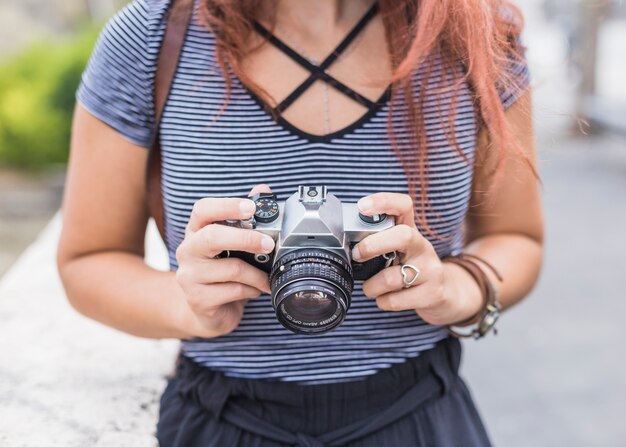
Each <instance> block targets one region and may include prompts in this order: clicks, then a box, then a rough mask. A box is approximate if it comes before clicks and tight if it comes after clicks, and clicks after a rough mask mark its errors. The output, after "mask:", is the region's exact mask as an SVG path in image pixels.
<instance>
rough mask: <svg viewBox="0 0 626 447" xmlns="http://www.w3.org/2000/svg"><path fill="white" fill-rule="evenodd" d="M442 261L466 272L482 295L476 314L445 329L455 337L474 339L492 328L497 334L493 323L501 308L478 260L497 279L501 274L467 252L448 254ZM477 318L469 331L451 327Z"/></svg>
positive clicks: (492, 286) (495, 291) (482, 335)
mask: <svg viewBox="0 0 626 447" xmlns="http://www.w3.org/2000/svg"><path fill="white" fill-rule="evenodd" d="M443 261H444V262H451V263H453V264H456V265H458V266H459V267H461V268H463V269H464V270H465V271H466V272H468V273H469V274H470V276H471V277H472V278H473V279H474V280H475V281H476V283H477V284H478V288H479V289H480V291H481V294H482V297H483V306H482V308H481V309H480V310H479V311H478V312H477V313H476V314H474V315H472V316H471V317H469V318H466V319H465V320H462V321H459V322H457V323H454V324H450V325H447V326H446V329H447V330H448V332H450V334H452V335H454V336H455V337H461V338H465V337H474V338H476V339H478V338H482V337H484V336H485V335H486V334H487V333H488V332H489V331H490V330H492V329H493V331H494V334H497V330H496V328H495V324H496V321H497V320H498V317H499V316H500V309H501V306H500V302H499V301H498V294H497V290H496V288H495V287H494V285H493V283H492V282H491V280H490V279H489V277H488V276H487V274H486V273H485V271H484V270H483V268H482V267H481V266H480V264H479V263H478V262H480V263H481V264H484V265H485V266H487V267H488V268H489V269H490V270H491V271H492V272H493V273H494V275H495V276H496V277H497V278H498V280H500V281H502V276H500V274H499V273H498V271H497V270H496V269H495V268H494V267H493V266H492V265H491V264H490V263H489V262H487V261H485V260H484V259H482V258H480V257H478V256H476V255H471V254H469V253H460V254H458V255H454V256H448V257H447V258H445V259H443ZM477 261H478V262H477ZM477 318H479V320H478V322H477V323H476V327H475V328H473V329H472V330H471V331H470V332H465V333H464V332H459V331H458V330H455V329H453V328H452V327H453V326H462V325H465V324H469V323H471V322H473V321H474V320H476V319H477Z"/></svg>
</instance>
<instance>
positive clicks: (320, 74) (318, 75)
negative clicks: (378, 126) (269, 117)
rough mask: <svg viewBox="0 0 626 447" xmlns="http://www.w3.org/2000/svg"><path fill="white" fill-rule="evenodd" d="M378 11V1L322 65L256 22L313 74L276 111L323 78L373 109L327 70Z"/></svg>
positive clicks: (270, 37)
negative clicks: (305, 56) (311, 60)
mask: <svg viewBox="0 0 626 447" xmlns="http://www.w3.org/2000/svg"><path fill="white" fill-rule="evenodd" d="M377 12H378V3H374V4H373V5H372V7H371V8H370V9H369V10H368V11H367V13H366V14H365V15H364V16H363V17H362V18H361V20H359V21H358V23H357V24H356V25H355V26H354V27H353V28H352V30H350V32H349V33H348V34H347V35H346V37H344V39H343V40H342V41H341V42H340V43H339V45H337V47H336V48H335V49H334V50H333V52H332V53H330V54H329V55H328V56H327V57H326V59H324V60H323V61H322V63H321V64H320V65H315V64H312V63H311V62H309V61H308V60H307V59H306V58H304V57H303V56H302V55H300V54H299V53H298V52H297V51H295V50H294V49H293V48H291V47H290V46H289V45H287V44H286V43H284V42H283V41H282V40H280V39H279V38H278V37H276V36H275V35H274V34H272V32H271V31H269V30H268V29H267V28H265V27H264V26H263V25H261V24H260V23H259V22H255V23H254V27H255V29H256V31H257V32H258V33H259V34H261V35H262V36H263V37H265V38H266V39H267V40H268V41H269V42H270V43H271V44H272V45H274V46H275V47H276V48H278V49H279V50H281V51H282V52H283V53H285V54H286V55H287V56H289V57H290V58H291V59H293V60H294V61H295V62H297V63H298V64H299V65H301V66H302V67H303V68H305V69H306V70H308V71H309V72H310V73H311V74H310V75H309V77H308V78H306V79H305V80H304V82H302V83H301V84H300V85H299V86H298V87H296V89H295V90H294V91H293V92H292V93H291V94H289V96H287V97H286V98H285V99H283V100H282V101H281V103H280V104H278V105H277V106H276V107H274V111H275V112H277V113H280V112H282V111H284V110H285V109H287V108H288V107H289V106H290V105H291V104H293V102H294V101H295V100H296V99H298V97H300V95H302V93H304V91H305V90H306V89H307V88H309V87H310V86H311V85H312V84H313V83H314V82H315V81H317V80H321V81H324V82H326V83H327V84H328V85H330V86H332V87H334V88H335V89H336V90H338V91H340V92H341V93H343V94H345V95H346V96H348V97H350V98H352V99H353V100H355V101H356V102H358V103H359V104H361V105H363V106H365V107H367V108H368V109H370V110H371V109H373V108H374V107H375V106H376V103H375V102H373V101H371V100H370V99H368V98H366V97H365V96H363V95H361V94H360V93H358V92H355V91H354V90H353V89H351V88H350V87H348V86H347V85H345V84H344V83H343V82H341V81H339V80H338V79H336V78H334V77H333V76H331V75H329V74H328V73H327V72H326V70H327V69H328V67H330V65H331V64H332V63H333V62H335V60H337V58H338V57H339V56H340V55H341V53H343V52H344V51H345V50H346V48H348V46H349V45H350V44H351V43H352V42H353V41H354V39H355V38H356V36H357V35H358V34H359V33H360V32H361V31H362V30H363V29H364V28H365V26H366V25H367V24H368V23H369V22H370V20H371V19H372V18H373V17H374V16H375V15H376V13H377Z"/></svg>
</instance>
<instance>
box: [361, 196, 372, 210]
mask: <svg viewBox="0 0 626 447" xmlns="http://www.w3.org/2000/svg"><path fill="white" fill-rule="evenodd" d="M357 206H358V207H359V210H361V211H365V212H367V211H370V210H371V209H372V206H374V202H373V201H372V199H370V198H369V197H363V198H362V199H361V200H359V201H358V202H357Z"/></svg>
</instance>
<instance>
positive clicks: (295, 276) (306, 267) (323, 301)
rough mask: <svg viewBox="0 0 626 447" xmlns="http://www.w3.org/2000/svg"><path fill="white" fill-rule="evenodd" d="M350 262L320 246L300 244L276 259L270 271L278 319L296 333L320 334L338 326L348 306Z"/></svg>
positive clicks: (352, 282)
mask: <svg viewBox="0 0 626 447" xmlns="http://www.w3.org/2000/svg"><path fill="white" fill-rule="evenodd" d="M353 286H354V280H353V276H352V267H351V265H350V263H349V262H348V261H347V260H346V259H344V258H343V257H341V256H340V255H338V254H336V253H334V252H331V251H329V250H325V249H323V248H302V249H298V250H294V251H292V252H289V253H287V254H286V255H284V256H282V257H281V258H280V259H277V260H276V262H275V263H274V265H273V267H272V271H271V272H270V287H271V290H272V305H273V306H274V310H275V311H276V318H277V319H278V321H279V322H280V323H281V324H282V325H283V326H285V328H287V329H289V330H290V331H292V332H295V333H298V334H308V335H310V334H323V333H325V332H328V331H331V330H333V329H334V328H336V327H337V326H339V325H340V324H341V323H342V322H343V320H344V319H345V317H346V313H347V311H348V309H349V308H350V298H351V296H352V288H353Z"/></svg>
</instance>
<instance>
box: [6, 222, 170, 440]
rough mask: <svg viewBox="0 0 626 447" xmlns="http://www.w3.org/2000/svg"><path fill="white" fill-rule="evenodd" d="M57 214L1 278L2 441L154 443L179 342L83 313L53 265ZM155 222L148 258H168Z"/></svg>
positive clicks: (158, 264) (158, 260)
mask: <svg viewBox="0 0 626 447" xmlns="http://www.w3.org/2000/svg"><path fill="white" fill-rule="evenodd" d="M60 228H61V217H60V215H57V216H56V217H55V218H54V219H53V220H52V221H51V222H50V224H49V225H48V226H47V228H46V229H45V230H44V231H43V232H42V233H41V235H40V236H39V238H38V239H37V240H36V241H35V242H34V243H33V244H32V245H31V246H30V248H29V249H28V250H27V251H26V252H25V253H24V254H23V255H22V257H21V258H20V259H19V260H18V262H17V263H16V264H15V265H14V266H13V268H12V269H11V270H9V272H8V273H7V274H6V275H5V276H4V277H3V278H2V281H1V282H0V445H2V446H4V447H17V446H46V447H53V446H63V447H72V446H81V447H82V446H87V445H90V446H98V447H113V446H116V447H117V446H125V447H126V446H128V447H144V446H146V447H147V446H150V447H152V446H155V445H156V440H155V438H154V429H155V423H156V416H157V411H158V399H159V396H160V393H161V392H162V390H163V387H164V386H165V378H164V377H165V375H166V374H167V373H168V372H170V371H171V369H172V365H173V363H174V359H175V356H176V353H177V351H178V342H176V341H171V340H167V341H163V340H147V339H141V338H137V337H132V336H130V335H126V334H123V333H121V332H118V331H115V330H113V329H110V328H108V327H106V326H103V325H101V324H99V323H96V322H94V321H91V320H89V319H87V318H85V317H83V316H81V315H79V314H78V313H77V312H76V311H74V309H72V308H71V306H70V305H69V304H68V302H67V300H66V298H65V294H64V292H63V289H62V286H61V283H60V280H59V277H58V274H57V271H56V267H55V265H56V264H55V261H54V259H55V252H56V244H57V240H58V236H59V232H60ZM159 242H160V241H159V240H158V236H156V234H155V231H154V227H151V228H150V230H149V232H148V244H147V246H148V250H147V251H148V259H149V263H150V264H152V265H155V266H156V267H161V268H163V267H165V266H166V265H167V263H166V260H165V259H164V257H163V247H162V246H160V245H159Z"/></svg>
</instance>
